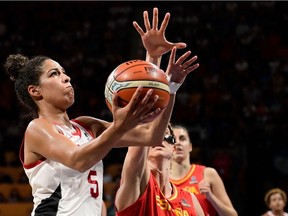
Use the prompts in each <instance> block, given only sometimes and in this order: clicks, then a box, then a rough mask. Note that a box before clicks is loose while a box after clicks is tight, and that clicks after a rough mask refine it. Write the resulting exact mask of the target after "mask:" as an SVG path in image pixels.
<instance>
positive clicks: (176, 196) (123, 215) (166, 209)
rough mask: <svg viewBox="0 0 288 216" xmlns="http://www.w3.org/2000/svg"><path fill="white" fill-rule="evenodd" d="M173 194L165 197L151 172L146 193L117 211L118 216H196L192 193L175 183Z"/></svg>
mask: <svg viewBox="0 0 288 216" xmlns="http://www.w3.org/2000/svg"><path fill="white" fill-rule="evenodd" d="M172 186H173V195H172V196H171V197H170V198H168V199H167V198H165V197H164V195H163V194H162V192H161V191H160V188H159V186H158V183H157V181H156V179H155V178H154V176H153V175H152V174H151V175H150V179H149V183H148V185H147V187H146V190H145V191H144V193H143V194H142V195H141V196H140V197H139V198H138V200H137V201H136V202H135V203H133V204H132V205H130V206H129V207H127V208H125V209H123V210H122V211H118V212H116V215H117V216H139V215H141V216H152V215H153V216H175V215H177V216H187V215H189V216H196V212H195V209H194V205H193V200H192V197H191V194H190V193H189V192H187V191H184V190H183V189H181V188H177V187H176V186H175V185H173V184H172Z"/></svg>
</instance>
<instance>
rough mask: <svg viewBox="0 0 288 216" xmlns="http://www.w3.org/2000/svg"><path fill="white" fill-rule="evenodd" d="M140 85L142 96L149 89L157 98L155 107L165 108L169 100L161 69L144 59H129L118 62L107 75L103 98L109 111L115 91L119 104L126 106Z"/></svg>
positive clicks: (166, 83) (167, 86)
mask: <svg viewBox="0 0 288 216" xmlns="http://www.w3.org/2000/svg"><path fill="white" fill-rule="evenodd" d="M140 85H141V86H142V87H143V90H142V94H141V96H142V97H144V95H145V94H146V92H147V91H148V90H149V89H153V95H158V96H159V98H158V100H157V102H156V103H155V105H154V107H153V108H152V109H153V110H154V109H156V108H161V109H163V108H165V107H166V106H167V105H168V103H169V100H170V89H169V82H168V80H167V77H166V75H165V73H164V71H163V70H160V69H159V68H158V67H157V66H156V65H154V64H153V63H150V62H147V61H144V60H130V61H127V62H124V63H122V64H120V65H119V66H118V67H116V68H115V69H114V70H113V71H112V72H111V74H110V75H109V77H108V79H107V81H106V84H105V100H106V104H107V106H108V108H109V109H110V111H111V110H112V97H113V93H114V92H116V93H117V95H118V97H119V106H120V107H124V106H126V105H127V104H128V103H129V101H130V99H131V98H132V96H133V94H134V92H135V91H136V89H137V87H138V86H140Z"/></svg>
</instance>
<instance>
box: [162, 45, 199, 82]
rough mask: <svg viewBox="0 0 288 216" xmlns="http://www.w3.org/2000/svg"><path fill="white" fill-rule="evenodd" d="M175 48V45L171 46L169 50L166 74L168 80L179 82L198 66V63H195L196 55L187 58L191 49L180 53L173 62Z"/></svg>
mask: <svg viewBox="0 0 288 216" xmlns="http://www.w3.org/2000/svg"><path fill="white" fill-rule="evenodd" d="M176 50H177V49H176V47H173V49H172V51H171V54H170V58H169V62H168V66H167V69H166V75H167V77H168V80H169V81H170V82H174V83H179V84H181V83H183V82H184V80H185V78H186V76H187V75H188V74H189V73H190V72H192V71H194V70H196V69H197V68H198V67H199V64H198V63H195V61H196V60H197V59H198V57H197V56H196V55H195V56H193V57H192V58H189V59H187V58H188V57H189V56H190V54H191V51H190V50H189V51H187V52H185V53H184V54H183V55H181V56H180V57H179V58H178V59H177V61H176V62H175V56H176Z"/></svg>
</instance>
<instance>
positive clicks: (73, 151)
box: [4, 9, 197, 216]
mask: <svg viewBox="0 0 288 216" xmlns="http://www.w3.org/2000/svg"><path fill="white" fill-rule="evenodd" d="M169 18H170V14H169V13H167V14H166V16H165V18H164V20H163V22H162V24H161V27H160V29H158V10H157V9H154V12H153V25H152V28H151V27H150V23H149V20H148V16H146V17H145V16H144V22H145V26H146V30H147V31H146V32H143V31H141V32H139V30H138V29H137V28H136V29H137V31H138V32H139V33H140V35H141V38H142V41H143V43H144V47H145V48H146V50H147V58H146V59H147V60H149V61H151V62H153V63H155V64H157V65H160V59H161V56H162V54H164V53H167V52H168V51H170V50H171V49H172V48H173V47H174V46H176V47H177V48H185V47H186V44H184V43H170V42H168V41H167V40H166V39H165V35H164V32H165V29H166V27H167V25H168V20H169ZM135 27H136V26H135ZM155 33H156V34H155ZM151 41H153V43H151ZM159 47H161V49H158V48H159ZM195 58H197V57H195ZM175 64H177V61H176V63H175ZM171 66H173V65H170V69H171ZM4 67H5V70H6V72H7V73H8V74H9V75H10V79H11V80H12V81H14V86H15V91H16V94H17V97H18V99H19V101H20V104H21V105H23V107H24V108H27V111H28V113H29V114H31V116H30V117H31V120H30V122H29V124H28V126H27V128H26V131H25V134H24V138H23V143H22V145H21V150H20V158H21V161H22V163H23V167H24V169H25V172H26V174H27V176H28V178H29V183H30V185H31V187H32V194H33V197H34V198H33V202H34V207H33V210H32V213H31V215H41V216H44V215H45V216H50V215H51V216H52V215H58V216H60V215H61V216H67V215H73V216H100V215H101V206H102V190H103V164H102V159H103V158H104V157H105V156H106V155H107V153H108V152H109V151H110V150H111V149H112V148H113V147H123V146H130V145H145V144H147V143H149V144H151V145H152V144H153V143H159V142H161V141H162V139H163V137H164V134H165V130H166V128H167V125H168V122H169V119H168V118H165V116H169V115H167V114H166V115H164V113H165V112H166V113H167V112H168V113H169V112H171V110H169V109H166V110H163V111H161V110H159V109H158V110H155V111H151V107H152V106H153V105H154V104H155V102H156V101H157V99H158V98H157V96H155V97H153V98H152V97H151V94H152V91H151V90H149V91H148V92H147V94H146V95H145V97H144V98H140V97H139V96H140V93H141V90H142V89H141V87H139V88H138V89H137V91H136V92H135V94H134V95H133V98H132V100H131V101H130V102H129V104H128V105H127V106H125V107H123V108H120V107H118V106H117V97H116V96H115V97H114V99H113V108H112V114H113V122H107V121H104V120H101V119H97V118H94V117H90V116H80V117H77V118H75V119H70V118H69V116H68V114H67V109H68V108H69V107H71V106H72V105H73V103H74V89H73V87H72V85H71V83H70V81H71V79H70V77H69V76H68V75H67V73H66V71H65V69H64V68H63V67H62V66H61V65H60V64H59V63H58V62H57V61H55V60H53V59H51V58H49V57H46V56H36V57H33V58H31V59H29V58H28V57H26V56H24V55H22V54H14V55H10V56H8V57H7V59H6V62H5V64H4ZM166 73H167V75H168V76H169V78H170V82H172V83H173V84H174V85H173V89H172V90H173V94H172V95H171V98H170V102H169V103H173V102H174V97H175V91H176V90H177V89H176V90H175V85H176V88H178V87H179V86H180V85H181V84H177V82H178V81H179V80H181V83H182V82H183V81H184V79H185V77H186V75H187V74H186V73H185V70H184V71H183V74H173V72H171V71H170V70H169V68H168V69H167V71H166ZM171 73H172V74H171ZM175 83H176V84H175ZM151 116H157V117H155V119H154V120H153V121H152V122H150V123H146V124H142V122H145V120H147V119H151ZM162 116H164V117H163V118H162ZM153 131H157V133H153Z"/></svg>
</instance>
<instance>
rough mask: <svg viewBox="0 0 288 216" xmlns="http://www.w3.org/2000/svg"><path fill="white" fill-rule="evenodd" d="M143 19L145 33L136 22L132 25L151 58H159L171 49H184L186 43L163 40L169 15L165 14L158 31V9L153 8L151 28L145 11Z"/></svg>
mask: <svg viewBox="0 0 288 216" xmlns="http://www.w3.org/2000/svg"><path fill="white" fill-rule="evenodd" d="M143 18H144V25H145V28H146V32H144V31H143V29H142V28H141V27H140V26H139V25H138V23H137V22H136V21H134V22H133V25H134V27H135V29H136V30H137V32H138V33H139V34H140V36H141V39H142V43H143V45H144V47H145V49H146V51H147V52H148V54H149V55H150V56H151V57H152V58H159V57H161V56H162V55H163V54H165V53H167V52H169V51H170V50H171V49H172V48H173V47H177V48H178V49H183V48H186V43H183V42H177V43H172V42H169V41H167V40H166V38H165V31H166V28H167V26H168V22H169V19H170V13H166V14H165V17H164V20H163V22H162V24H161V26H160V29H158V20H159V19H158V8H153V20H152V27H151V25H150V21H149V16H148V12H147V11H144V12H143Z"/></svg>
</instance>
